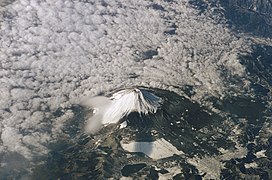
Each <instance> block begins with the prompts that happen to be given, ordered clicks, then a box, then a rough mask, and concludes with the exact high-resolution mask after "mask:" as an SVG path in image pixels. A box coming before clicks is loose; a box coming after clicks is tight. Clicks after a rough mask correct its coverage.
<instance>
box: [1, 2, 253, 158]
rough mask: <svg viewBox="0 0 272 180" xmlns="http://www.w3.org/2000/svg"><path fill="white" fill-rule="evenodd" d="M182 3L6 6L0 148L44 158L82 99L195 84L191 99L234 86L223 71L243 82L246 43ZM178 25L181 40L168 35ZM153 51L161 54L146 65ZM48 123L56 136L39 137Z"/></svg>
mask: <svg viewBox="0 0 272 180" xmlns="http://www.w3.org/2000/svg"><path fill="white" fill-rule="evenodd" d="M186 2H187V1H177V2H173V3H167V2H165V1H160V5H162V6H163V7H164V8H165V9H166V11H164V12H162V11H156V10H154V9H152V8H148V5H150V3H151V2H149V1H133V2H132V1H129V0H123V1H115V0H112V1H105V3H106V5H103V3H102V1H99V0H98V1H94V2H93V3H84V1H82V2H80V1H70V0H58V1H52V0H46V1H37V0H20V1H19V0H17V1H14V2H13V3H11V4H9V5H7V6H5V7H4V11H5V13H6V16H1V17H2V19H1V21H0V22H1V24H0V28H1V29H0V58H1V60H0V61H1V64H0V66H1V68H0V97H1V98H0V127H1V128H2V131H1V132H2V134H1V139H2V141H3V144H2V145H0V148H1V149H4V148H5V147H6V149H7V150H8V151H14V152H18V153H20V154H22V155H24V156H25V157H26V158H30V159H31V156H32V153H38V154H39V153H40V152H46V151H47V148H46V146H45V145H44V144H46V142H49V141H51V140H54V138H53V137H57V135H56V134H57V133H62V131H61V128H62V125H61V124H63V123H65V122H66V121H67V120H68V119H70V118H71V117H72V116H73V114H72V113H71V112H67V113H66V114H64V115H63V116H61V117H59V118H53V117H52V112H53V111H56V110H57V109H58V108H59V107H63V108H65V107H69V106H70V105H71V103H77V101H78V99H80V98H81V97H82V96H85V95H89V96H92V95H96V94H97V93H99V92H102V91H109V90H112V89H116V88H120V87H132V86H139V85H143V86H149V87H157V88H163V89H169V90H177V89H175V88H173V87H182V86H184V85H192V86H193V87H194V89H195V92H196V95H195V96H194V97H193V98H194V99H195V100H201V99H202V98H203V97H205V96H207V94H208V95H211V96H212V95H216V96H221V95H224V93H226V92H227V91H226V89H228V86H226V85H225V80H226V79H225V78H226V77H224V76H222V74H221V71H220V70H221V68H222V67H223V68H225V69H227V70H229V71H230V72H231V74H232V75H239V76H243V74H244V68H243V67H242V66H241V65H240V64H239V63H238V59H237V56H236V55H235V54H237V53H238V52H239V51H240V50H241V49H242V50H245V49H247V48H248V44H247V43H248V42H246V41H244V39H243V38H240V39H239V38H237V37H235V36H234V35H232V33H231V32H230V31H229V30H228V29H227V27H226V26H225V25H224V24H223V25H222V24H216V22H215V21H214V20H212V19H211V18H209V17H205V16H198V15H197V11H196V10H194V9H192V8H190V7H189V6H188V5H187V3H186ZM1 12H2V11H1ZM173 23H174V24H175V25H176V26H177V29H176V35H166V34H165V33H164V31H165V30H167V29H169V27H168V25H169V24H173ZM148 50H154V51H158V54H157V55H155V56H153V58H152V56H150V57H148V58H147V59H146V60H145V61H143V60H142V57H143V56H146V55H144V54H145V53H146V52H147V51H148ZM136 52H138V54H137V53H136ZM131 74H135V75H136V78H129V77H130V75H131ZM172 86H173V87H172ZM51 123H53V125H56V126H55V127H53V129H51V130H52V131H53V134H54V136H50V135H48V134H47V133H48V132H44V133H41V132H40V131H41V129H42V128H43V127H45V126H46V125H50V124H51ZM45 131H46V130H45ZM22 132H25V133H22ZM30 132H31V133H30ZM32 132H35V133H32ZM38 132H40V134H39V133H38ZM37 133H38V134H37ZM35 138H37V140H35V141H34V139H35ZM32 140H33V141H32ZM22 142H25V143H26V144H27V145H26V144H24V143H22ZM30 146H34V147H37V148H36V149H35V148H34V149H31V148H29V147H30ZM3 147H4V148H3ZM41 154H43V153H41Z"/></svg>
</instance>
